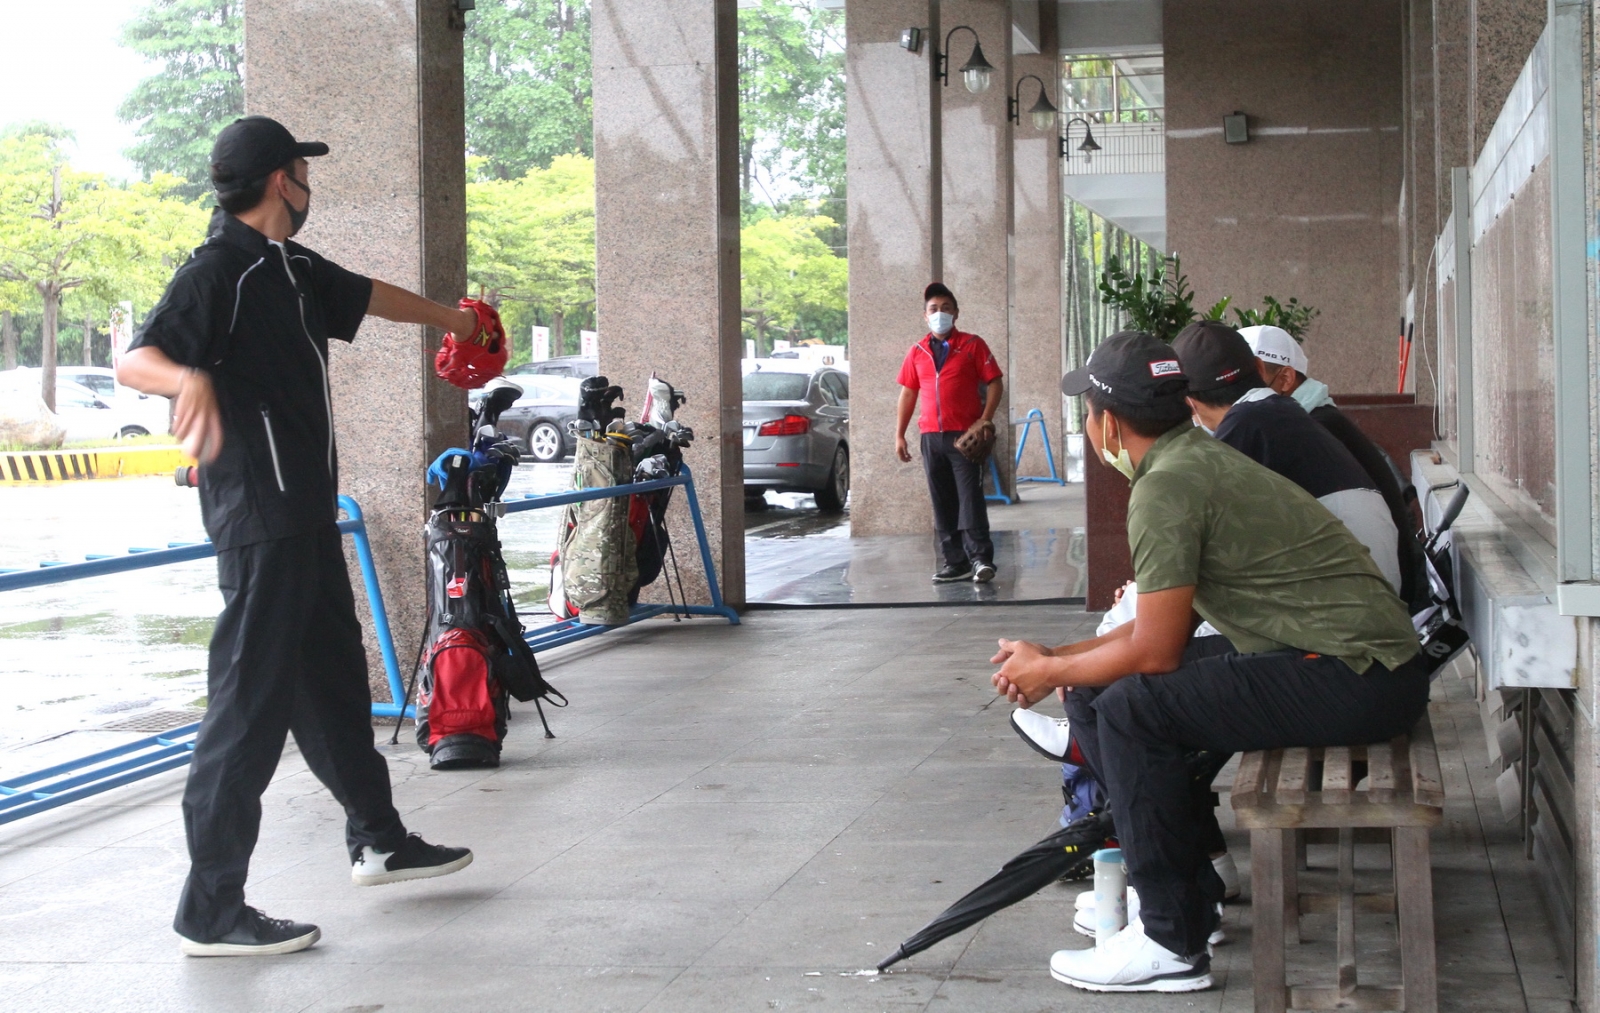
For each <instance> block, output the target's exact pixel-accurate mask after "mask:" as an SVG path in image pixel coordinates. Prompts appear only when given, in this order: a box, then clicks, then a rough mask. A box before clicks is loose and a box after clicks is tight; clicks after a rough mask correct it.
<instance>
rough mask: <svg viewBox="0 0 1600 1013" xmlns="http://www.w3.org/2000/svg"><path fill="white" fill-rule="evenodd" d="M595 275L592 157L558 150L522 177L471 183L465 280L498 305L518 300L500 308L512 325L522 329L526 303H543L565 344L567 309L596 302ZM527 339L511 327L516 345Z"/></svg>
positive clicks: (477, 166) (528, 305)
mask: <svg viewBox="0 0 1600 1013" xmlns="http://www.w3.org/2000/svg"><path fill="white" fill-rule="evenodd" d="M472 168H475V169H478V170H480V171H482V170H483V169H485V168H486V167H485V166H484V164H483V163H482V162H481V161H478V162H475V163H473V165H472ZM594 275H595V238H594V160H593V159H590V158H588V157H587V156H584V155H561V156H558V157H557V158H555V159H554V160H552V161H551V163H550V167H549V168H548V169H539V168H533V169H529V170H528V171H527V172H526V173H525V174H524V175H522V176H521V177H519V178H517V179H493V178H487V179H479V180H477V181H476V182H470V183H468V184H467V284H468V285H469V286H470V287H472V288H475V289H477V290H478V292H479V294H480V297H481V298H484V299H486V300H487V301H489V302H490V303H492V304H494V305H496V306H505V305H506V304H519V305H517V306H515V307H512V306H506V310H504V311H503V312H504V313H505V316H506V325H507V327H508V328H517V329H518V330H524V329H525V328H524V325H525V324H527V323H531V319H530V314H529V313H527V312H526V311H527V310H528V309H531V308H532V307H535V306H537V307H542V308H543V309H545V310H546V311H547V312H548V313H549V315H550V320H551V331H552V334H551V338H552V340H553V342H554V344H555V347H556V348H557V349H560V348H561V347H562V346H563V343H564V341H565V325H566V321H567V317H568V316H570V315H572V314H575V313H579V312H582V311H584V310H587V309H588V308H590V307H592V306H593V305H594ZM517 310H521V311H522V312H517ZM507 311H509V312H507ZM526 341H527V338H526V335H525V334H513V340H512V347H513V349H520V348H522V347H525V345H526Z"/></svg>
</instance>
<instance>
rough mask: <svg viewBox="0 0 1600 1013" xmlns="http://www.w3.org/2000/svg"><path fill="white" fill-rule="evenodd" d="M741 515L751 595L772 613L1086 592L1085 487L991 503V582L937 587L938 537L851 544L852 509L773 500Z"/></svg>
mask: <svg viewBox="0 0 1600 1013" xmlns="http://www.w3.org/2000/svg"><path fill="white" fill-rule="evenodd" d="M767 501H768V504H769V506H768V508H767V509H766V510H763V511H760V512H755V513H747V514H746V515H745V581H746V588H747V591H746V594H747V598H748V600H749V601H750V602H752V603H757V604H761V605H768V606H784V605H787V606H805V605H896V604H911V603H926V604H934V603H940V604H964V603H974V602H976V603H1000V602H1028V601H1054V600H1060V599H1063V598H1081V597H1082V596H1083V593H1084V584H1085V579H1086V578H1085V570H1084V554H1085V544H1086V543H1085V539H1084V505H1083V486H1082V485H1081V484H1073V485H1066V486H1057V485H1046V484H1033V483H1029V484H1025V485H1024V486H1023V488H1022V491H1021V501H1020V502H1018V503H1015V504H1010V505H1006V504H1000V503H991V504H989V525H990V530H991V534H992V536H993V539H994V545H995V568H996V570H997V571H998V573H997V575H996V577H995V579H994V580H993V581H991V582H990V583H988V584H973V583H971V582H969V581H959V582H955V583H951V584H934V583H933V582H932V581H931V580H930V577H931V576H932V574H933V571H934V570H936V569H938V568H939V561H938V558H937V553H936V546H935V543H934V540H933V535H932V533H931V532H930V533H929V534H927V535H884V536H875V537H872V538H851V537H850V520H849V517H850V515H849V512H848V510H847V511H846V512H845V513H843V514H838V515H833V516H829V515H825V514H820V513H818V512H817V510H816V508H815V504H814V503H813V502H812V500H811V498H810V497H808V496H798V495H785V496H778V495H775V494H772V493H769V494H768V495H767Z"/></svg>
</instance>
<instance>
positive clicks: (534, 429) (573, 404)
mask: <svg viewBox="0 0 1600 1013" xmlns="http://www.w3.org/2000/svg"><path fill="white" fill-rule="evenodd" d="M507 379H508V380H510V382H512V383H514V384H516V385H517V386H518V387H521V388H522V396H521V397H519V398H517V400H516V402H515V403H514V404H512V406H511V407H510V408H507V409H506V410H505V413H504V414H502V415H501V416H500V431H501V432H503V433H505V434H506V435H507V436H509V437H511V439H513V440H515V441H516V442H518V443H520V444H522V445H523V446H525V447H527V449H528V453H529V455H530V456H532V458H533V459H534V460H535V461H539V462H541V463H545V464H548V463H550V462H551V461H559V460H561V459H562V458H563V457H566V456H567V455H568V454H570V453H572V450H573V443H572V440H573V437H572V435H571V433H570V432H569V431H568V429H567V423H569V422H571V421H572V420H573V419H576V418H577V417H578V381H577V380H575V379H573V378H572V377H569V376H540V375H536V374H522V375H518V376H513V377H508V378H507Z"/></svg>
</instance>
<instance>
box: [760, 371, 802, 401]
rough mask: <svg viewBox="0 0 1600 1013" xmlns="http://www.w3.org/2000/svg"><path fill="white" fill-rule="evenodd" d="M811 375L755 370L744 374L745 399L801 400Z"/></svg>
mask: <svg viewBox="0 0 1600 1013" xmlns="http://www.w3.org/2000/svg"><path fill="white" fill-rule="evenodd" d="M810 386H811V377H809V376H807V375H806V374H805V373H768V372H764V371H759V370H758V371H757V372H754V373H746V374H745V376H744V399H745V400H746V401H801V400H804V399H805V396H806V388H808V387H810Z"/></svg>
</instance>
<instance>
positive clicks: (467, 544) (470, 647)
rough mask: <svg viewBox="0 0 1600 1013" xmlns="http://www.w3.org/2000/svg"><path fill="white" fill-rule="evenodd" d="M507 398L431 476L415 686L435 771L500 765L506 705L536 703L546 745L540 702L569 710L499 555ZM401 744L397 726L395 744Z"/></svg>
mask: <svg viewBox="0 0 1600 1013" xmlns="http://www.w3.org/2000/svg"><path fill="white" fill-rule="evenodd" d="M502 389H507V390H511V391H515V392H516V393H515V394H511V395H502V394H501V393H500V391H499V390H497V391H495V392H494V394H493V395H491V396H490V398H488V399H486V403H485V406H484V408H483V409H482V410H481V412H480V417H481V418H483V419H488V420H489V421H488V422H487V424H485V425H483V426H482V427H481V428H480V431H479V436H478V438H477V440H475V441H474V447H473V450H472V452H470V453H469V452H467V451H464V450H447V451H445V452H444V453H443V454H441V455H439V458H438V459H437V460H436V461H434V463H433V466H432V467H431V468H429V470H428V474H429V477H430V478H432V479H434V480H435V481H437V482H438V484H439V486H440V493H439V496H438V498H437V499H436V500H435V501H434V506H433V511H432V514H431V515H430V516H429V518H428V524H427V529H426V543H427V558H428V623H427V627H426V629H425V630H424V634H423V639H422V648H421V651H420V652H419V655H418V658H417V666H416V669H415V671H414V672H413V674H412V685H413V686H415V687H417V710H416V715H417V718H416V733H417V745H418V746H419V747H420V748H421V749H422V750H423V751H424V752H426V753H427V754H428V755H429V757H430V765H431V766H432V767H434V768H435V769H439V770H443V769H450V768H459V767H496V766H499V765H500V749H501V746H502V744H503V743H504V741H505V736H506V728H507V723H508V721H509V720H510V716H511V710H510V699H509V698H510V697H515V698H517V699H518V700H522V701H527V700H532V701H533V702H534V705H535V706H536V707H537V708H538V710H539V720H540V722H541V723H543V724H544V730H545V736H546V737H547V738H552V737H553V735H552V734H551V732H550V725H549V723H548V722H546V721H545V717H544V707H543V706H542V704H541V703H540V701H541V699H547V700H550V701H551V703H552V704H553V705H555V706H558V707H564V706H566V702H567V701H566V698H565V697H564V696H562V695H561V694H560V693H559V692H558V691H556V690H555V689H554V688H553V687H551V686H550V684H549V683H547V682H545V681H544V678H543V677H542V676H541V675H540V673H539V664H538V661H537V660H535V658H534V656H533V651H532V649H530V648H529V647H528V644H527V641H525V640H524V639H523V638H522V623H521V622H520V621H519V620H518V618H517V610H516V606H515V604H514V603H513V602H512V600H511V582H510V579H509V577H508V575H507V573H506V564H505V559H504V558H503V556H502V554H501V549H500V536H499V531H498V529H497V527H496V524H495V514H496V513H497V512H498V511H497V510H496V508H495V505H496V504H497V503H498V501H499V498H500V494H501V493H502V492H503V491H504V490H505V485H506V482H507V481H509V479H510V474H511V469H512V468H513V467H514V466H515V465H516V460H517V458H516V451H515V449H514V448H512V447H511V446H510V444H509V443H507V442H505V441H504V440H503V439H502V438H500V436H499V434H498V433H496V432H495V431H494V429H493V425H494V420H495V419H497V418H498V416H499V413H500V411H501V410H503V409H504V408H505V407H506V405H508V404H509V403H510V402H511V401H514V400H515V398H516V396H517V395H518V394H520V393H521V392H520V390H517V389H516V388H515V387H511V386H509V385H508V386H507V387H506V388H502ZM410 696H411V690H410V689H409V688H408V689H407V691H406V697H407V700H409V699H410ZM403 712H404V707H403V706H402V713H403ZM398 737H399V727H398V724H397V726H396V728H395V737H394V739H391V741H398Z"/></svg>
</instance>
